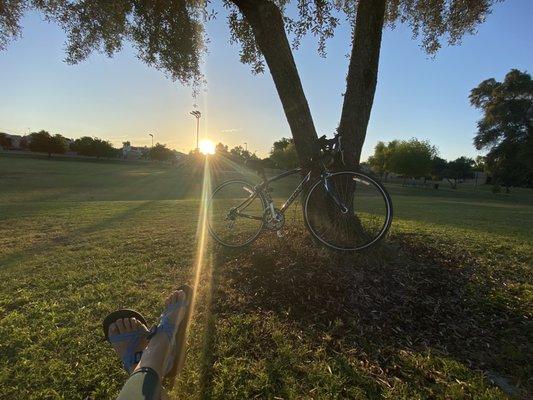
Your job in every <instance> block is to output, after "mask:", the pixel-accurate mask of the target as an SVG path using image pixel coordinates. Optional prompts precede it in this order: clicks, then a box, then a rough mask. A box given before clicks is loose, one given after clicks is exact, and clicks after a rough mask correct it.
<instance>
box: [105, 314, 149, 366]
mask: <svg viewBox="0 0 533 400" xmlns="http://www.w3.org/2000/svg"><path fill="white" fill-rule="evenodd" d="M122 318H135V319H136V320H137V321H139V322H141V323H142V324H144V325H145V326H146V325H147V324H146V320H145V319H144V317H143V316H142V315H141V314H139V313H138V312H137V311H134V310H129V309H122V310H117V311H113V312H112V313H111V314H109V315H108V316H107V317H105V318H104V321H103V322H102V328H103V330H104V337H105V339H106V340H107V341H108V342H109V343H111V344H113V343H118V342H129V344H128V346H127V347H126V351H125V352H124V354H122V355H121V356H120V354H119V356H120V358H121V360H122V364H123V365H124V369H125V370H126V372H128V373H131V372H133V370H134V369H135V365H137V364H138V363H139V361H140V360H141V356H142V353H143V352H142V350H141V351H135V349H136V348H137V346H138V345H139V342H140V341H141V339H146V338H147V337H148V332H147V331H145V330H140V329H138V330H136V331H132V332H128V333H119V334H116V335H111V336H109V327H110V326H111V324H112V323H114V322H116V321H118V320H119V319H122Z"/></svg>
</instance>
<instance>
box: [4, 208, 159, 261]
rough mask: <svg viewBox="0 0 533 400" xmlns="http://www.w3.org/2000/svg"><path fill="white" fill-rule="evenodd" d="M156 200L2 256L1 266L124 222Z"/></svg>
mask: <svg viewBox="0 0 533 400" xmlns="http://www.w3.org/2000/svg"><path fill="white" fill-rule="evenodd" d="M155 202H156V201H155V200H153V201H143V202H139V203H138V204H135V205H134V206H132V207H129V208H127V209H126V210H124V211H120V212H118V213H116V214H114V215H113V216H112V217H110V218H105V219H103V220H101V221H99V222H97V223H95V224H91V225H88V226H85V227H83V228H79V229H74V230H71V231H69V232H67V233H65V234H62V235H58V236H54V237H51V238H49V239H48V240H45V241H43V242H40V243H38V244H36V245H34V246H28V247H25V248H23V249H21V250H18V251H15V252H12V253H8V254H6V255H4V256H2V257H0V268H7V267H10V266H12V265H15V264H17V263H19V262H21V261H23V260H24V259H26V258H28V257H35V256H38V255H40V254H42V253H45V252H50V251H51V249H53V248H54V247H58V246H64V245H68V244H69V243H71V242H73V241H74V240H79V238H81V237H83V236H85V235H88V234H91V233H94V232H97V231H99V230H100V229H103V228H105V227H109V226H111V225H113V224H116V223H120V222H123V221H125V220H127V219H128V218H130V217H132V216H133V215H134V214H135V213H137V212H139V211H142V210H144V209H148V208H149V207H150V205H151V204H153V203H155Z"/></svg>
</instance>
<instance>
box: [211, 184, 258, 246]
mask: <svg viewBox="0 0 533 400" xmlns="http://www.w3.org/2000/svg"><path fill="white" fill-rule="evenodd" d="M265 208H266V200H265V199H264V197H263V196H262V194H261V193H258V192H256V191H255V190H254V187H253V185H252V184H250V183H248V182H245V181H238V180H235V181H228V182H224V183H223V184H221V185H220V186H219V187H217V188H216V189H215V190H214V192H213V194H212V196H211V199H210V200H209V205H208V212H209V223H208V228H209V232H210V233H211V236H213V238H214V239H215V240H216V241H217V242H219V243H220V244H222V245H223V246H227V247H243V246H246V245H248V244H250V243H252V242H253V241H254V240H255V239H256V238H257V237H258V236H259V234H260V233H261V230H262V229H263V226H264V220H263V216H264V214H265Z"/></svg>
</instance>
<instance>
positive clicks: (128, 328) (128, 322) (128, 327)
mask: <svg viewBox="0 0 533 400" xmlns="http://www.w3.org/2000/svg"><path fill="white" fill-rule="evenodd" d="M123 321H124V327H125V328H126V332H131V318H124V319H123Z"/></svg>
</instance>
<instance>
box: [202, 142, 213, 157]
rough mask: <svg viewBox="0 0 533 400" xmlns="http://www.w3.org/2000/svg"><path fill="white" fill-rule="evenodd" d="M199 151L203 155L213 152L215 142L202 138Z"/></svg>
mask: <svg viewBox="0 0 533 400" xmlns="http://www.w3.org/2000/svg"><path fill="white" fill-rule="evenodd" d="M200 152H201V153H202V154H205V155H208V154H215V143H213V142H212V141H211V140H209V139H203V140H202V141H201V142H200Z"/></svg>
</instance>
